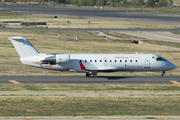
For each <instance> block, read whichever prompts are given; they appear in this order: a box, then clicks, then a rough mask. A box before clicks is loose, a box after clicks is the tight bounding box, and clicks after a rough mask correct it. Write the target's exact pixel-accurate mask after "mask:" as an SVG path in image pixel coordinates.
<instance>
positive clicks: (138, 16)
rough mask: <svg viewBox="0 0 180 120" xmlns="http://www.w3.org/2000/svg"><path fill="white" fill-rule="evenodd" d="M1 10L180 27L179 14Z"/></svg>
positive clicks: (42, 8)
mask: <svg viewBox="0 0 180 120" xmlns="http://www.w3.org/2000/svg"><path fill="white" fill-rule="evenodd" d="M0 9H1V10H11V12H13V13H25V14H42V15H48V16H55V15H56V16H59V17H85V18H90V19H104V20H116V21H129V22H139V23H153V24H168V25H179V21H180V15H179V14H163V13H158V14H156V13H143V12H125V11H115V10H103V9H94V8H83V7H63V6H25V5H22V6H20V5H0Z"/></svg>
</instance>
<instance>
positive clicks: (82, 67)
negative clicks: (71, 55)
mask: <svg viewBox="0 0 180 120" xmlns="http://www.w3.org/2000/svg"><path fill="white" fill-rule="evenodd" d="M79 65H80V67H81V70H85V71H89V72H113V71H116V69H115V68H113V67H101V68H97V67H94V68H93V67H92V68H86V67H85V66H84V65H83V64H82V62H81V60H80V61H79Z"/></svg>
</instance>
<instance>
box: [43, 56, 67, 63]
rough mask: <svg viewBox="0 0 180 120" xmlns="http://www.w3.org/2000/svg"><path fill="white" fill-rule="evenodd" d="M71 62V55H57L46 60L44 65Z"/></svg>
mask: <svg viewBox="0 0 180 120" xmlns="http://www.w3.org/2000/svg"><path fill="white" fill-rule="evenodd" d="M69 61H70V55H68V54H57V55H54V56H51V57H47V58H45V60H44V61H43V63H46V64H64V63H68V62H69ZM43 63H42V64H43Z"/></svg>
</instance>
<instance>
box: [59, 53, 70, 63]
mask: <svg viewBox="0 0 180 120" xmlns="http://www.w3.org/2000/svg"><path fill="white" fill-rule="evenodd" d="M69 61H70V55H68V54H59V55H58V54H57V55H56V63H57V64H63V63H68V62H69Z"/></svg>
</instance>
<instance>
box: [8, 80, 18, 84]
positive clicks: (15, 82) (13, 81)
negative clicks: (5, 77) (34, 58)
mask: <svg viewBox="0 0 180 120" xmlns="http://www.w3.org/2000/svg"><path fill="white" fill-rule="evenodd" d="M9 82H12V83H14V84H21V83H20V82H18V81H15V80H9Z"/></svg>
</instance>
